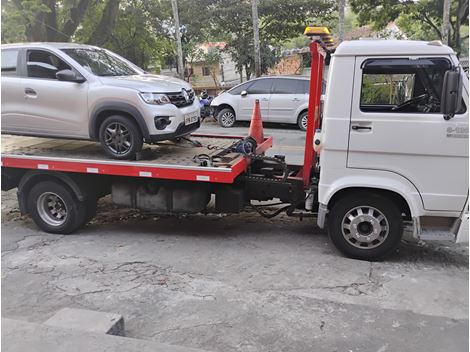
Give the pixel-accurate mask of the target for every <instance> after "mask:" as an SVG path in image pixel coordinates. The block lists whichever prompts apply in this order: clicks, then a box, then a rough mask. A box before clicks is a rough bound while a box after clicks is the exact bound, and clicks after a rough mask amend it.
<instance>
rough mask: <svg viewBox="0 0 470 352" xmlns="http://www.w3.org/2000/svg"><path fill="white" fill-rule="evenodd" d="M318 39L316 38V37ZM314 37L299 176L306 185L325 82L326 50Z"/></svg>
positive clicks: (313, 158) (314, 155)
mask: <svg viewBox="0 0 470 352" xmlns="http://www.w3.org/2000/svg"><path fill="white" fill-rule="evenodd" d="M315 39H316V38H315ZM315 39H314V38H312V42H311V43H310V53H311V55H312V63H311V72H310V95H309V101H308V115H307V133H306V136H305V153H304V165H303V167H302V169H301V170H300V172H299V174H298V176H299V177H302V179H303V183H304V186H305V187H306V188H307V187H308V186H309V185H310V174H311V170H312V166H313V165H315V160H316V153H315V150H314V149H313V137H314V134H315V131H316V129H317V128H318V127H319V126H320V101H321V88H322V82H323V63H324V60H325V56H326V52H325V50H324V48H323V45H322V43H321V40H315Z"/></svg>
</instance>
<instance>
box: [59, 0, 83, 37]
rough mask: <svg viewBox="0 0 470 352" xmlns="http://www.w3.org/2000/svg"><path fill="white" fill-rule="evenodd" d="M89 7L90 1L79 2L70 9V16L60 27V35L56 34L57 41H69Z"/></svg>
mask: <svg viewBox="0 0 470 352" xmlns="http://www.w3.org/2000/svg"><path fill="white" fill-rule="evenodd" d="M89 5H90V0H80V1H79V2H78V4H77V6H75V7H72V8H71V9H70V16H69V18H68V19H67V21H66V22H65V23H64V25H63V26H62V30H61V33H57V36H56V38H57V41H66V42H68V41H70V39H71V37H72V36H73V34H74V33H75V31H76V30H77V28H78V26H79V25H80V22H81V21H82V20H83V17H84V16H85V13H86V11H87V9H88V6H89Z"/></svg>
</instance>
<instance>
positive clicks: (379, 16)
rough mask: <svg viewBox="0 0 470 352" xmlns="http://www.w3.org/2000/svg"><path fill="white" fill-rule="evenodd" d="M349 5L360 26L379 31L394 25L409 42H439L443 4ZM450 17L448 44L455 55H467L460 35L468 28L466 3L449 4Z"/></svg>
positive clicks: (372, 1) (434, 0) (367, 0)
mask: <svg viewBox="0 0 470 352" xmlns="http://www.w3.org/2000/svg"><path fill="white" fill-rule="evenodd" d="M350 4H351V7H352V9H353V11H354V12H355V13H357V15H358V21H359V23H360V24H361V25H362V24H369V23H370V24H372V25H373V26H374V28H375V29H377V30H380V29H383V28H385V27H386V26H387V24H389V23H390V22H393V21H396V22H397V24H398V25H399V26H400V29H401V30H403V31H404V32H405V34H406V35H407V36H408V37H410V38H413V39H424V40H426V39H428V40H432V39H441V38H442V33H441V28H442V12H443V6H444V2H443V0H418V1H414V0H381V1H378V0H351V1H350ZM450 15H451V20H450V25H451V31H450V41H449V44H450V46H451V47H453V48H454V49H455V50H457V51H462V50H465V51H468V48H467V49H465V48H464V47H465V40H467V39H468V34H465V33H463V32H464V30H465V28H466V26H467V25H468V0H452V3H451V11H450ZM467 28H468V27H467ZM462 34H463V35H462ZM467 47H468V44H467Z"/></svg>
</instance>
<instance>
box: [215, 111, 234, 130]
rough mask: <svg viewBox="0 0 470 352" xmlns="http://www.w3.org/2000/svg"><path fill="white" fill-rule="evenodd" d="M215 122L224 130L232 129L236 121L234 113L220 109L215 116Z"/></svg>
mask: <svg viewBox="0 0 470 352" xmlns="http://www.w3.org/2000/svg"><path fill="white" fill-rule="evenodd" d="M217 121H219V125H220V126H222V127H224V128H229V127H232V126H233V125H234V124H235V121H236V116H235V112H234V111H233V110H232V109H230V108H225V109H222V110H220V111H219V112H218V114H217Z"/></svg>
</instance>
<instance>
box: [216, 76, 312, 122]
mask: <svg viewBox="0 0 470 352" xmlns="http://www.w3.org/2000/svg"><path fill="white" fill-rule="evenodd" d="M309 84H310V80H309V77H304V76H267V77H261V78H256V79H253V80H250V81H248V82H244V83H242V84H239V85H238V86H236V87H234V88H232V89H230V90H228V91H226V92H223V93H221V94H220V95H218V96H217V97H216V98H215V99H214V100H212V103H211V106H212V107H213V108H214V110H215V114H216V116H217V118H218V121H219V124H220V125H221V126H222V127H232V126H233V125H234V123H235V121H249V120H250V119H251V114H252V112H253V106H254V103H255V101H256V100H257V99H258V100H259V102H260V108H261V116H262V118H263V121H265V122H281V123H292V124H297V125H298V126H299V128H300V129H302V130H304V131H305V129H306V128H307V108H308V98H309Z"/></svg>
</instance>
